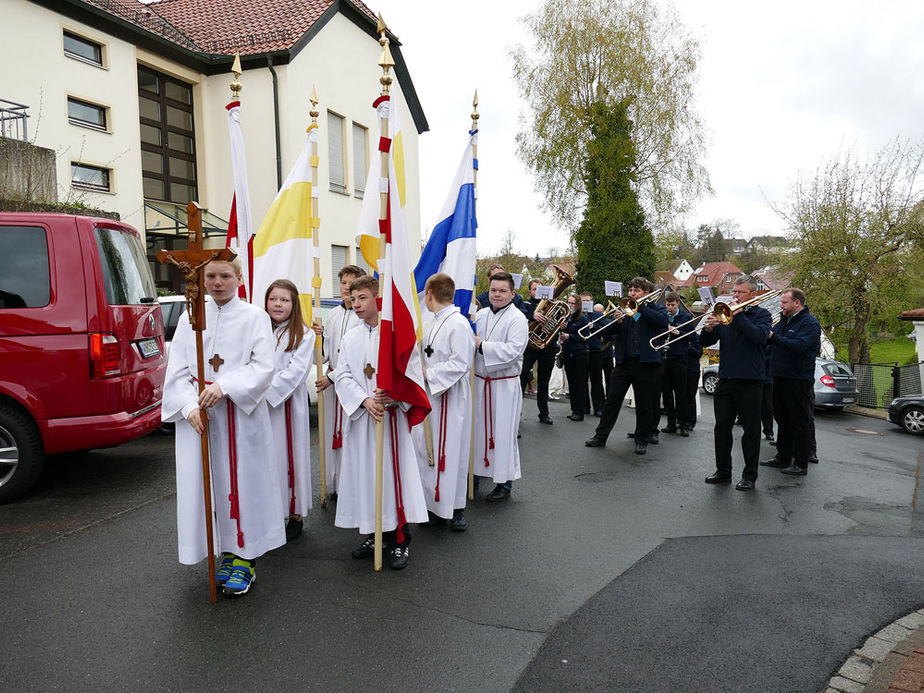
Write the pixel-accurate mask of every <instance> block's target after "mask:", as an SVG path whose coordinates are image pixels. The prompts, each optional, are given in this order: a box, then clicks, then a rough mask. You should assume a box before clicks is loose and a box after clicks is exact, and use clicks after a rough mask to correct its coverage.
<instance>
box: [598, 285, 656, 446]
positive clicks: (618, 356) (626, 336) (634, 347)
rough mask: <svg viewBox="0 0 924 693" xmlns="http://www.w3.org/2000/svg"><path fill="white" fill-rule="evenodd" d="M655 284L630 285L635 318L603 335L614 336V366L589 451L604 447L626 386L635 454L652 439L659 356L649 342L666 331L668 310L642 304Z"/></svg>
mask: <svg viewBox="0 0 924 693" xmlns="http://www.w3.org/2000/svg"><path fill="white" fill-rule="evenodd" d="M652 289H654V284H652V283H651V282H650V281H648V280H647V279H645V278H644V277H635V279H633V280H632V281H631V282H629V290H628V293H629V297H630V298H633V299H635V300H636V301H638V304H639V307H638V312H637V313H636V314H635V315H634V316H628V315H624V316H623V317H621V318H616V319H615V320H614V321H613V322H612V323H610V324H609V325H607V327H606V330H605V331H604V332H603V334H604V335H608V334H609V335H613V336H612V342H613V350H614V352H615V360H616V364H615V366H614V368H613V374H612V376H611V378H610V382H609V387H607V389H606V401H605V402H604V403H603V415H602V416H601V417H600V423H599V424H598V426H597V430H596V431H595V432H594V437H593V438H591V439H590V440H588V441H585V442H584V445H586V446H587V447H590V448H599V447H603V446H604V445H606V439H607V438H608V437H609V435H610V431H612V430H613V426H614V425H615V424H616V419H617V418H618V417H619V409H620V408H621V407H622V402H623V400H624V399H625V397H626V392H628V390H629V386H630V385H631V386H632V390H633V392H634V393H635V452H636V454H638V455H644V454H645V453H646V452H647V450H648V443H649V441H650V440H651V438H652V433H651V422H652V421H653V420H654V408H655V405H656V402H657V396H658V389H657V388H658V371H659V369H660V367H661V352H660V351H655V350H654V349H652V348H651V345H650V344H649V341H650V340H651V338H652V337H654V336H655V335H657V334H659V333H661V332H663V331H664V330H665V328H666V327H667V310H665V308H664V306H661V305H658V304H656V303H642V299H644V297H645V296H647V295H648V294H649V293H651V290H652Z"/></svg>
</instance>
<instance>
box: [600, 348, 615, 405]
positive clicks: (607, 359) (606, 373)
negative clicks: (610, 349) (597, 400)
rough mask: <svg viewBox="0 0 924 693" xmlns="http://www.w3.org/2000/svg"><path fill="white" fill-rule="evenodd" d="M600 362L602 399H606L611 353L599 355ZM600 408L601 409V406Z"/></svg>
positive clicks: (610, 368)
mask: <svg viewBox="0 0 924 693" xmlns="http://www.w3.org/2000/svg"><path fill="white" fill-rule="evenodd" d="M601 353H602V352H601ZM601 363H602V364H603V399H604V400H606V396H607V395H608V394H609V393H610V376H611V375H612V374H613V355H612V354H609V355H606V354H604V355H603V356H602V357H601ZM600 409H601V411H602V410H603V407H601V408H600Z"/></svg>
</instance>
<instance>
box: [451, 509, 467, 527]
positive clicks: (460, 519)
mask: <svg viewBox="0 0 924 693" xmlns="http://www.w3.org/2000/svg"><path fill="white" fill-rule="evenodd" d="M467 527H468V522H467V521H466V519H465V510H464V509H463V508H456V509H455V510H453V511H452V519H451V520H450V521H449V529H451V530H452V531H453V532H464V531H465V529H466V528H467Z"/></svg>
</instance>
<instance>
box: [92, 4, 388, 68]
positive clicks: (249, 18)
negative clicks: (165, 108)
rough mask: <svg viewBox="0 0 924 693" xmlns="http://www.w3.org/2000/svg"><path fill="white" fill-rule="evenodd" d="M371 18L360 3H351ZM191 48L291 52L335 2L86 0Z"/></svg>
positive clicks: (228, 52) (225, 52)
mask: <svg viewBox="0 0 924 693" xmlns="http://www.w3.org/2000/svg"><path fill="white" fill-rule="evenodd" d="M347 1H348V2H350V3H351V4H352V5H354V6H355V7H356V8H357V9H358V10H359V11H361V12H363V13H365V14H367V15H368V16H369V17H371V18H372V19H375V18H376V16H375V14H374V13H373V12H372V10H370V9H369V8H368V7H367V6H366V5H365V4H364V3H363V2H361V0H347ZM84 2H86V3H87V4H90V5H94V6H96V7H99V8H101V9H103V10H105V11H107V12H109V13H110V14H114V15H117V16H119V17H121V18H123V19H126V20H128V21H130V22H132V23H133V24H136V25H137V26H140V27H142V28H143V29H147V30H148V31H151V32H153V33H155V34H157V35H159V36H162V37H163V38H166V39H168V40H170V41H172V42H173V43H176V44H178V45H180V46H183V47H184V48H187V49H189V50H193V51H198V52H202V53H211V54H218V55H234V54H235V53H240V54H241V55H251V54H254V53H267V52H270V51H277V50H285V49H287V48H291V47H292V46H293V45H295V43H297V42H298V40H299V39H301V37H302V36H304V35H305V33H306V32H307V31H308V30H309V29H310V28H311V26H312V25H313V24H314V23H315V22H316V21H317V20H318V19H319V18H320V17H321V15H323V14H324V13H325V12H326V11H327V10H328V9H329V8H330V6H331V5H333V4H334V0H260V1H259V2H257V1H256V0H158V1H157V2H153V3H150V4H144V3H141V2H138V0H84Z"/></svg>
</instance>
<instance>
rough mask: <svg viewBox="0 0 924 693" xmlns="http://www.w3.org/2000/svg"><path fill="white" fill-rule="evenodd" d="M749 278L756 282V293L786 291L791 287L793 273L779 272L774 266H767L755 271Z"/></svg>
mask: <svg viewBox="0 0 924 693" xmlns="http://www.w3.org/2000/svg"><path fill="white" fill-rule="evenodd" d="M751 276H752V277H754V279H755V280H756V281H757V290H758V291H769V290H772V289H787V288H789V287H790V286H792V280H793V278H794V277H795V273H794V272H791V271H785V270H781V269H780V268H779V267H776V266H774V265H768V266H767V267H761V268H760V269H759V270H755V271H754V272H753V273H752V274H751Z"/></svg>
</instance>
